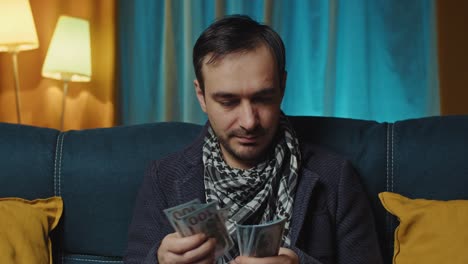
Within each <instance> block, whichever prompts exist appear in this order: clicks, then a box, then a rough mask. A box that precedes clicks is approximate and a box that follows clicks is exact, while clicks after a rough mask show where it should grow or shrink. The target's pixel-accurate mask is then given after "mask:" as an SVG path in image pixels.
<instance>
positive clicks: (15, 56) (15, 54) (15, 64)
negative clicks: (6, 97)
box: [11, 51, 21, 124]
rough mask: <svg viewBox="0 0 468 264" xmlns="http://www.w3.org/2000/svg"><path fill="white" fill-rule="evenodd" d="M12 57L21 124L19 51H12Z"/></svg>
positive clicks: (17, 113)
mask: <svg viewBox="0 0 468 264" xmlns="http://www.w3.org/2000/svg"><path fill="white" fill-rule="evenodd" d="M11 58H12V60H13V75H14V78H15V98H16V119H17V120H18V124H21V102H20V94H19V89H20V83H19V74H18V52H17V51H12V52H11Z"/></svg>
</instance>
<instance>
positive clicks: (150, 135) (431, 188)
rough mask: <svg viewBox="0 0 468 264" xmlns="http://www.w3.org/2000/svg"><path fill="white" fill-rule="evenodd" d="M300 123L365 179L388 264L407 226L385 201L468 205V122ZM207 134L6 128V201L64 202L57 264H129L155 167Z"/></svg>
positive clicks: (0, 144)
mask: <svg viewBox="0 0 468 264" xmlns="http://www.w3.org/2000/svg"><path fill="white" fill-rule="evenodd" d="M291 120H292V122H293V124H294V125H295V126H296V129H297V133H298V135H299V136H300V138H301V141H302V142H303V143H313V144H319V145H322V146H324V147H327V148H330V149H331V150H333V151H335V152H337V153H341V154H342V155H343V156H345V157H347V158H348V159H350V160H351V161H352V163H353V164H354V166H355V167H356V169H357V170H358V172H359V173H360V175H361V178H362V180H363V183H364V185H365V187H366V190H367V193H368V195H369V198H370V200H371V202H372V206H373V210H374V214H375V218H376V219H375V220H376V224H377V228H378V234H379V239H380V246H381V248H382V251H383V254H384V258H385V261H386V263H390V262H391V256H392V254H393V231H394V229H395V227H396V225H397V224H398V222H397V220H396V219H395V218H394V217H393V216H391V215H389V214H388V213H386V211H385V210H384V209H383V207H382V206H381V204H380V202H379V200H378V197H377V194H378V193H379V192H382V191H393V192H397V193H400V194H403V195H405V196H408V197H410V198H428V199H467V198H468V189H467V188H466V186H468V116H446V117H429V118H420V119H411V120H404V121H399V122H395V123H378V122H374V121H366V120H356V119H344V118H330V117H293V118H291ZM200 128H201V126H199V125H195V124H187V123H176V122H169V123H154V124H145V125H133V126H121V127H114V128H102V129H89V130H80V131H66V132H60V131H58V130H54V129H48V128H39V127H32V126H25V125H15V124H6V123H0V164H1V165H0V166H1V172H0V197H11V196H14V197H22V198H26V199H36V198H44V197H50V196H54V195H56V196H61V197H62V198H63V200H64V213H63V216H62V218H61V221H60V223H59V226H58V227H57V228H56V230H54V232H53V234H52V237H53V246H54V259H55V263H67V264H71V263H75V264H78V263H83V264H85V263H86V264H89V263H121V262H122V260H121V259H122V255H123V254H124V250H125V247H126V243H127V230H128V226H129V224H130V221H131V216H132V210H133V209H132V208H133V205H134V201H135V196H136V193H137V190H138V188H139V185H140V182H141V180H142V176H143V172H144V170H145V167H146V165H147V164H148V162H149V161H150V160H152V159H158V158H160V157H162V156H164V155H166V154H168V153H170V152H173V151H176V150H178V149H181V148H182V147H183V146H185V145H187V144H188V143H189V142H191V141H192V139H193V138H194V137H195V136H196V135H197V134H198V132H199V130H200Z"/></svg>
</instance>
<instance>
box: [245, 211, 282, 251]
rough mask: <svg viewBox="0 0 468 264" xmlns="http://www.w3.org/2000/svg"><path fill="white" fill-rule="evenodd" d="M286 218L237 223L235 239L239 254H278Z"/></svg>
mask: <svg viewBox="0 0 468 264" xmlns="http://www.w3.org/2000/svg"><path fill="white" fill-rule="evenodd" d="M285 223H286V219H285V218H282V219H278V220H275V221H272V222H268V223H265V224H260V225H237V229H236V232H237V239H238V246H239V252H240V255H241V256H250V257H258V258H263V257H271V256H276V255H278V251H279V248H280V246H281V242H282V239H283V232H284V225H285Z"/></svg>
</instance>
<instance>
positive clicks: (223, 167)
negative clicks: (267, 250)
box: [203, 115, 300, 263]
mask: <svg viewBox="0 0 468 264" xmlns="http://www.w3.org/2000/svg"><path fill="white" fill-rule="evenodd" d="M279 131H280V133H282V134H284V135H283V136H281V137H279V140H278V141H277V143H276V144H277V145H276V147H275V148H274V153H272V154H271V155H270V156H269V158H267V160H265V161H264V162H262V163H260V164H258V165H257V166H255V167H253V168H250V169H247V170H241V169H236V168H231V167H229V165H227V164H226V162H225V161H224V159H223V157H222V154H221V150H220V147H219V142H218V139H217V137H216V136H215V135H214V133H213V130H212V129H211V127H209V128H208V134H207V135H206V137H205V143H204V145H203V164H204V166H205V172H204V183H205V195H206V200H207V202H211V201H216V202H217V205H218V209H219V208H229V217H228V220H227V222H226V227H227V230H228V232H229V234H230V235H231V237H232V238H233V240H234V243H235V244H234V246H233V247H232V249H231V250H230V251H229V252H228V253H226V254H225V255H224V256H223V258H219V259H218V263H226V262H229V261H230V260H232V259H234V258H235V257H236V256H238V255H239V252H238V245H237V238H236V236H235V232H236V227H235V224H236V223H237V224H242V223H244V222H245V221H247V220H248V222H250V223H249V224H261V223H266V222H270V221H273V220H275V219H278V218H286V219H287V221H286V224H285V229H284V233H283V239H282V244H283V245H285V246H289V245H290V244H291V241H290V237H289V225H290V221H291V215H292V210H293V198H294V193H295V190H296V183H297V178H298V169H299V162H300V151H299V143H298V140H297V138H296V136H295V134H294V131H293V129H292V127H291V125H290V124H289V121H288V119H287V118H286V116H284V115H281V117H280V122H279ZM262 211H263V212H262ZM252 222H253V223H252Z"/></svg>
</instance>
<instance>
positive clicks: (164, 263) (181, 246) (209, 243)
mask: <svg viewBox="0 0 468 264" xmlns="http://www.w3.org/2000/svg"><path fill="white" fill-rule="evenodd" d="M215 247H216V241H215V239H214V238H208V237H207V236H206V235H205V234H196V235H193V236H188V237H181V236H180V235H179V234H178V233H171V234H169V235H167V236H165V237H164V239H163V240H162V241H161V245H160V246H159V249H158V261H159V263H161V264H172V263H178V264H184V263H200V264H201V263H210V264H212V263H214V261H215V259H214V254H215Z"/></svg>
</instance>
